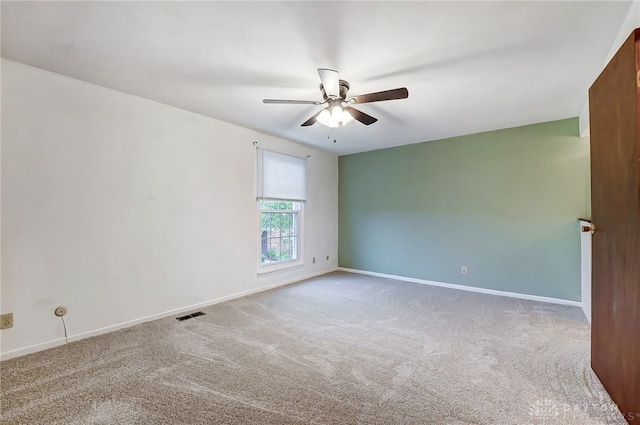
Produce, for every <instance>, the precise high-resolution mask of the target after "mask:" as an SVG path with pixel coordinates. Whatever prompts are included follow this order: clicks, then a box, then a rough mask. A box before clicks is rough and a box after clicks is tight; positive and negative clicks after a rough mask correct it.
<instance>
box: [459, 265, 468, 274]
mask: <svg viewBox="0 0 640 425" xmlns="http://www.w3.org/2000/svg"><path fill="white" fill-rule="evenodd" d="M467 271H468V270H467V266H462V267H460V273H461V274H467Z"/></svg>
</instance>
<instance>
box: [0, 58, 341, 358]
mask: <svg viewBox="0 0 640 425" xmlns="http://www.w3.org/2000/svg"><path fill="white" fill-rule="evenodd" d="M1 111H2V124H3V125H2V168H1V170H2V177H1V183H2V204H1V205H2V216H1V217H2V246H1V249H2V281H1V282H2V283H1V285H2V286H1V294H2V299H1V310H2V312H3V313H5V312H13V313H14V322H15V323H14V327H13V328H12V329H8V330H3V331H2V333H1V338H2V346H1V352H2V358H5V359H6V358H9V357H13V356H16V355H21V354H26V353H28V352H32V351H37V350H40V349H44V348H47V347H50V346H55V345H59V344H61V343H63V341H64V339H63V337H64V331H63V327H62V323H61V320H60V319H59V318H56V317H55V316H54V314H53V310H54V308H55V307H56V306H58V305H64V306H66V307H68V309H69V313H68V314H67V316H66V317H65V319H66V324H67V328H68V332H69V335H70V337H71V338H70V339H71V340H73V339H79V338H82V337H86V336H90V335H94V334H97V333H102V332H106V331H109V330H113V329H117V328H119V327H122V326H125V325H130V324H134V323H139V322H141V321H144V320H147V319H150V318H155V317H161V316H163V315H167V314H169V313H171V312H174V313H175V312H178V311H184V310H185V309H187V310H188V309H190V308H192V307H197V306H200V305H206V304H210V303H213V302H215V301H216V300H220V299H225V298H227V297H233V296H237V295H239V294H243V293H247V292H253V291H257V290H261V289H264V288H267V287H269V286H273V285H279V284H283V283H285V282H291V281H295V280H298V279H301V278H304V277H307V276H312V275H316V274H322V273H324V272H327V271H330V270H334V269H335V268H336V267H337V226H338V224H337V204H338V195H337V194H338V190H337V182H338V169H337V157H336V156H335V155H333V154H328V153H324V152H321V151H318V150H314V149H311V148H309V147H306V146H302V145H298V144H295V143H292V142H288V141H285V140H282V139H278V138H275V137H271V136H267V135H264V134H260V133H257V132H255V131H251V130H248V129H244V128H241V127H237V126H234V125H231V124H228V123H225V122H221V121H217V120H215V119H211V118H207V117H204V116H201V115H197V114H194V113H191V112H187V111H184V110H180V109H177V108H173V107H169V106H166V105H162V104H159V103H156V102H152V101H149V100H146V99H142V98H139V97H135V96H131V95H128V94H124V93H121V92H117V91H114V90H110V89H106V88H103V87H99V86H96V85H92V84H89V83H85V82H82V81H79V80H74V79H71V78H67V77H64V76H61V75H57V74H53V73H50V72H46V71H43V70H40V69H37V68H33V67H29V66H26V65H23V64H19V63H16V62H12V61H7V60H3V61H2V110H1ZM253 141H258V142H259V145H260V146H261V147H263V148H268V149H272V150H275V151H279V152H282V153H289V154H295V155H298V156H305V155H307V154H310V155H311V158H310V160H309V163H308V173H309V175H308V188H309V194H308V198H309V199H308V203H307V205H306V210H305V221H304V235H305V238H304V251H303V252H304V257H305V266H304V267H301V268H298V269H295V270H293V271H288V272H283V273H278V274H273V275H268V276H262V277H258V276H257V261H258V249H259V240H258V238H259V234H258V231H257V229H258V224H257V220H258V212H257V207H256V201H255V183H254V182H255V156H256V154H255V147H254V146H253V145H252V142H253ZM327 255H328V256H329V257H330V260H329V261H327V260H325V257H326V256H327ZM313 256H315V257H316V258H317V259H318V261H317V262H316V264H312V262H311V257H313Z"/></svg>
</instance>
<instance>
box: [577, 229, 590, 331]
mask: <svg viewBox="0 0 640 425" xmlns="http://www.w3.org/2000/svg"><path fill="white" fill-rule="evenodd" d="M590 226H591V223H590V222H587V221H584V220H580V227H581V228H583V227H590ZM580 282H581V285H580V286H581V293H582V301H581V303H582V311H584V315H585V316H586V317H587V320H588V321H589V323H591V233H590V232H582V231H581V232H580Z"/></svg>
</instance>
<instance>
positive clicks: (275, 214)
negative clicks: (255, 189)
mask: <svg viewBox="0 0 640 425" xmlns="http://www.w3.org/2000/svg"><path fill="white" fill-rule="evenodd" d="M259 203H260V223H261V237H260V264H261V265H263V266H266V265H270V264H280V263H287V262H290V261H296V260H297V259H298V258H299V250H298V245H299V244H298V242H299V236H300V234H299V229H300V211H301V206H302V204H301V203H300V202H292V201H277V200H260V201H259Z"/></svg>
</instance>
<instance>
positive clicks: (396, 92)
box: [349, 87, 409, 103]
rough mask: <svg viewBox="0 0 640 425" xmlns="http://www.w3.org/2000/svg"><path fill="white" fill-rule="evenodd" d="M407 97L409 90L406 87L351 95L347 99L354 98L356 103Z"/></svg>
mask: <svg viewBox="0 0 640 425" xmlns="http://www.w3.org/2000/svg"><path fill="white" fill-rule="evenodd" d="M408 97H409V90H407V88H406V87H402V88H399V89H392V90H385V91H379V92H375V93H368V94H361V95H359V96H353V97H352V98H351V99H349V100H355V101H356V103H371V102H381V101H383V100H394V99H406V98H408Z"/></svg>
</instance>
